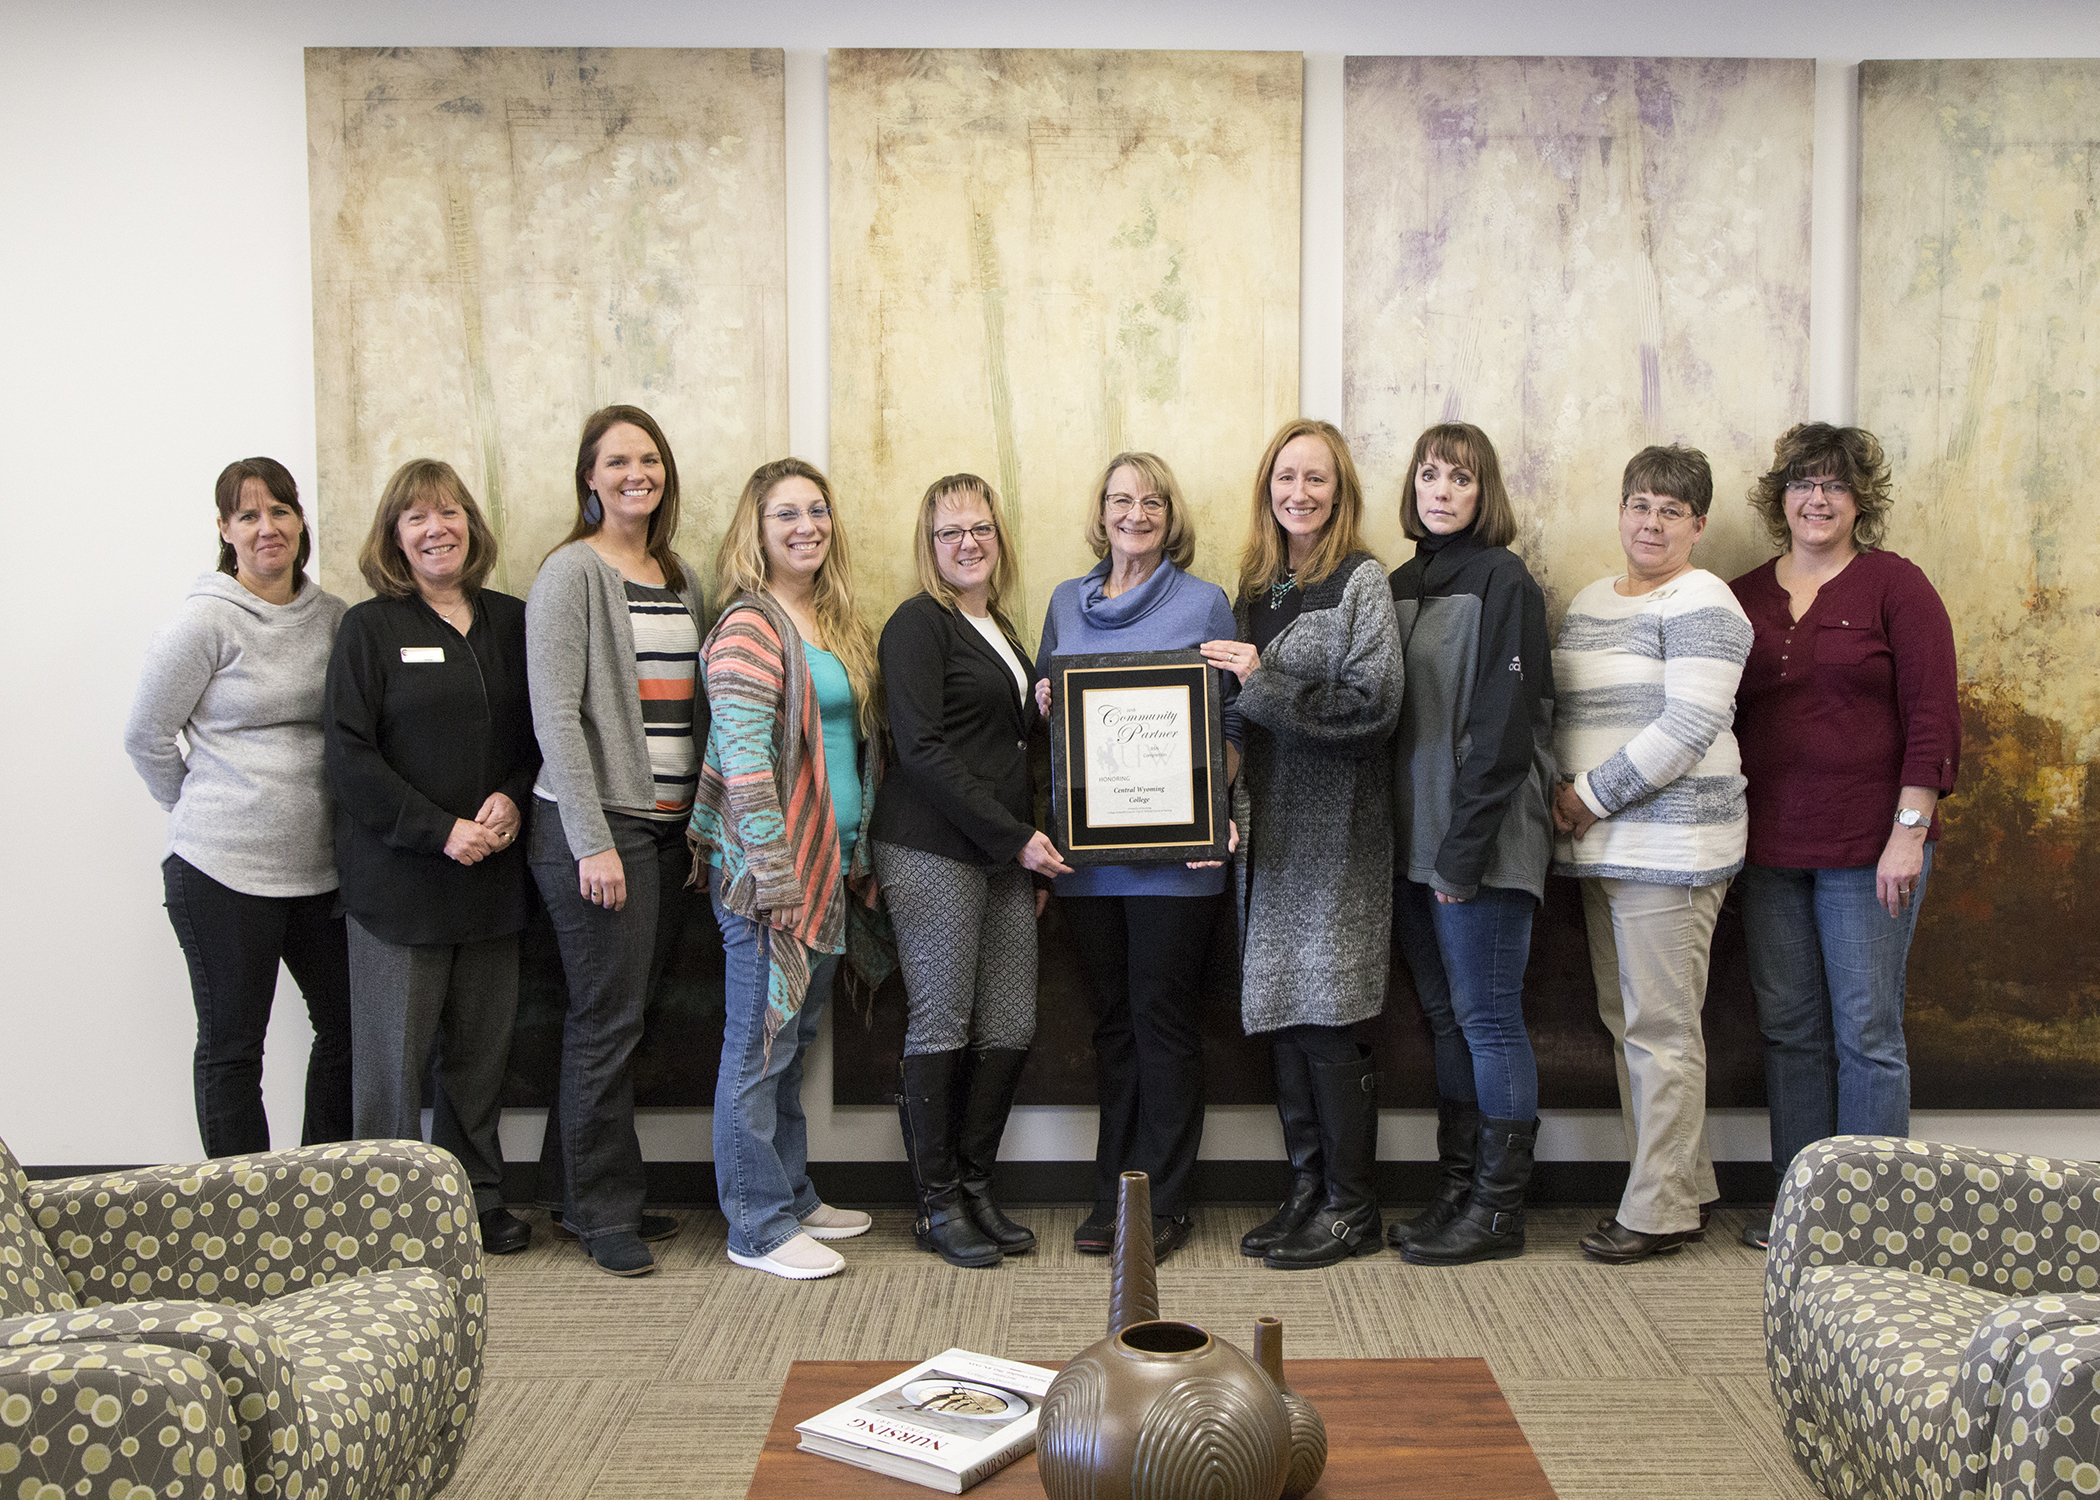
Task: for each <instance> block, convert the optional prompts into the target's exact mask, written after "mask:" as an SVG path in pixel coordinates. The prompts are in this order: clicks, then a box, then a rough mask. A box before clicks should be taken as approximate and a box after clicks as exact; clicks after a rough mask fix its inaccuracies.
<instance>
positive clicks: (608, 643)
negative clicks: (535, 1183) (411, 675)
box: [525, 406, 707, 1276]
mask: <svg viewBox="0 0 2100 1500" xmlns="http://www.w3.org/2000/svg"><path fill="white" fill-rule="evenodd" d="M677 531H678V465H677V462H676V461H675V460H674V459H673V458H672V457H671V445H670V444H669V443H667V442H665V441H664V435H663V432H662V430H661V429H660V428H659V427H658V426H657V425H656V423H655V421H654V420H653V419H652V418H651V417H650V416H649V414H648V413H647V412H645V411H642V410H641V409H640V408H638V407H633V406H608V407H606V408H605V409H604V410H602V411H599V412H595V413H593V414H592V415H591V417H590V418H589V420H588V421H586V422H585V423H584V426H583V441H582V443H581V444H580V446H579V447H578V449H577V453H576V524H575V525H574V526H573V527H572V528H571V529H570V531H569V535H568V537H567V539H566V540H565V541H564V542H563V543H562V545H561V546H559V547H557V548H555V549H554V551H553V552H551V553H549V554H548V556H547V560H546V562H544V563H542V564H541V565H540V575H539V577H538V578H537V579H536V580H535V581H534V582H533V585H532V595H531V597H530V598H529V599H528V600H527V601H526V605H525V651H526V678H527V680H528V682H529V683H530V685H531V689H532V725H533V729H534V731H535V733H536V734H537V735H538V737H539V742H540V752H541V754H542V756H543V757H544V759H543V760H542V762H541V765H540V775H539V782H538V784H537V785H536V786H534V788H533V799H532V800H533V804H534V805H533V816H532V820H531V821H532V829H531V834H530V839H529V843H528V845H527V849H528V854H527V859H528V862H529V863H530V864H531V866H532V876H533V880H534V882H535V883H536V884H537V885H538V886H539V888H540V895H541V897H542V898H543V899H544V900H545V901H546V903H547V915H548V916H549V917H550V918H551V919H552V921H553V923H554V933H555V938H556V941H557V942H558V944H559V945H560V948H561V962H562V969H563V972H564V973H565V974H566V975H567V977H568V982H569V1012H568V1016H567V1019H566V1020H565V1021H564V1023H563V1026H562V1041H561V1080H560V1084H559V1088H558V1091H557V1093H556V1096H555V1103H554V1110H553V1112H552V1113H551V1114H550V1115H549V1116H548V1119H547V1136H546V1144H545V1145H544V1146H543V1147H542V1148H541V1154H540V1195H541V1196H542V1197H543V1198H550V1199H552V1200H554V1201H555V1202H557V1203H559V1204H560V1209H559V1215H560V1216H559V1218H558V1219H557V1220H556V1221H555V1222H556V1228H557V1232H562V1233H568V1234H573V1235H575V1236H577V1237H578V1238H580V1239H581V1240H582V1241H583V1245H584V1248H585V1249H586V1250H587V1251H589V1252H590V1256H591V1259H592V1260H594V1261H595V1262H597V1264H598V1268H599V1269H600V1270H602V1271H607V1272H610V1273H611V1274H612V1275H615V1276H640V1275H642V1274H643V1273H645V1272H648V1271H652V1270H654V1269H655V1268H656V1262H655V1259H654V1258H653V1257H652V1256H651V1255H650V1253H649V1251H648V1248H647V1247H646V1246H645V1245H644V1243H643V1242H644V1241H645V1240H660V1239H668V1238H670V1237H671V1236H672V1235H674V1234H676V1233H677V1232H678V1223H677V1221H676V1220H675V1219H672V1218H671V1217H669V1216H668V1215H664V1214H645V1213H643V1212H642V1194H643V1181H642V1148H641V1142H640V1141H639V1140H638V1139H637V1138H636V1136H635V1133H634V1049H635V1045H636V1044H637V1043H638V1042H639V1041H640V1040H641V1036H642V1012H643V1010H644V1009H645V1008H646V1007H647V1005H648V1000H649V991H650V990H651V989H652V988H653V987H654V985H655V983H656V980H657V977H658V976H659V975H660V974H662V973H663V968H664V964H665V962H666V961H667V960H668V959H669V957H670V955H671V952H672V950H673V949H674V948H675V947H676V946H677V943H678V935H679V929H680V925H681V923H682V920H683V918H684V915H685V913H686V911H687V909H688V908H689V907H690V906H691V903H692V897H691V896H690V894H689V893H688V892H687V891H686V889H685V883H686V875H687V873H688V871H689V870H690V869H691V868H692V854H691V852H690V851H689V850H688V848H687V847H686V840H685V822H686V817H687V814H688V813H689V812H690V811H691V808H692V804H693V789H694V787H695V786H696V785H698V783H699V779H700V776H699V757H698V755H697V753H696V751H695V746H696V745H698V744H703V743H705V721H704V718H703V719H702V720H701V722H700V723H699V724H698V725H697V726H696V724H695V718H696V704H697V703H698V702H700V701H701V700H699V699H697V698H696V696H695V693H694V682H695V678H696V676H697V666H698V662H699V655H700V640H701V637H702V636H704V635H705V634H706V633H707V616H706V606H705V602H704V601H703V600H702V598H701V595H700V582H699V578H700V575H699V574H698V573H697V572H695V571H694V570H693V568H692V566H691V564H689V563H687V562H685V561H684V560H683V559H682V558H680V557H679V556H678V554H677V553H675V552H673V551H672V550H671V538H672V537H673V536H674V535H676V534H677Z"/></svg>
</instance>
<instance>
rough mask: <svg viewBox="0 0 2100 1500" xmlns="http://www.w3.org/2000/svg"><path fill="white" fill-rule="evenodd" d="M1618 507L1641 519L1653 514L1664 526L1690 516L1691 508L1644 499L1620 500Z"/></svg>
mask: <svg viewBox="0 0 2100 1500" xmlns="http://www.w3.org/2000/svg"><path fill="white" fill-rule="evenodd" d="M1619 509H1620V510H1623V511H1625V512H1626V513H1627V514H1628V515H1630V516H1637V517H1639V518H1640V519H1641V520H1643V521H1645V520H1647V519H1648V518H1649V517H1650V516H1653V517H1655V519H1656V520H1658V521H1660V522H1662V523H1663V524H1664V525H1665V526H1675V525H1676V524H1677V523H1678V522H1680V521H1689V520H1690V519H1691V518H1692V508H1691V507H1690V506H1688V505H1650V504H1649V503H1648V502H1647V501H1645V500H1621V501H1620V502H1619Z"/></svg>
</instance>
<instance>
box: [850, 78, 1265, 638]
mask: <svg viewBox="0 0 2100 1500" xmlns="http://www.w3.org/2000/svg"><path fill="white" fill-rule="evenodd" d="M1302 99H1303V62H1302V59H1301V58H1300V56H1299V55H1298V54H1297V53H1244V52H1121V51H1115V52H1063V51H997V50H987V51H842V52H833V53H832V54H831V106H830V108H831V282H832V297H831V349H832V362H831V380H832V387H831V413H832V429H831V465H832V478H833V479H834V481H835V482H836V484H837V487H838V491H839V503H840V510H841V514H842V517H843V518H844V519H845V521H846V523H847V525H849V526H850V527H851V528H852V536H853V544H854V561H855V567H856V572H857V573H858V574H859V576H860V579H861V582H862V586H863V588H864V589H865V590H866V592H867V594H868V596H869V598H870V602H871V605H872V606H873V608H874V609H875V610H876V612H877V617H878V618H880V617H881V616H882V615H884V614H886V613H887V611H888V609H889V607H890V606H891V605H893V604H895V603H896V602H897V601H898V600H899V599H902V598H904V597H906V596H908V595H909V594H911V593H912V592H914V591H915V590H916V589H917V586H918V585H917V584H916V582H914V581H913V579H914V575H913V566H912V552H911V545H912V522H913V517H914V516H915V514H916V512H915V509H914V508H915V507H916V505H917V503H918V501H919V497H920V496H921V495H922V494H923V493H924V492H925V489H926V487H927V485H928V484H929V483H931V482H932V481H933V480H934V479H936V478H939V477H940V476H942V475H944V474H949V473H954V472H957V471H970V472H974V473H977V474H980V475H982V476H983V477H984V478H986V479H988V480H990V481H991V483H992V484H993V485H994V486H996V487H997V488H998V489H999V491H1000V493H1001V495H1002V497H1003V499H1004V500H1005V502H1006V505H1007V507H1008V515H1009V518H1010V519H1011V520H1013V521H1014V522H1015V523H1016V528H1015V529H1016V532H1017V542H1018V550H1019V552H1020V560H1021V565H1022V569H1021V571H1022V577H1023V580H1024V590H1023V593H1024V598H1023V599H1022V600H1021V601H1017V602H1018V604H1019V608H1018V609H1017V611H1016V616H1017V618H1016V624H1018V625H1020V626H1021V628H1022V629H1023V630H1024V632H1025V633H1026V634H1027V635H1028V636H1029V637H1030V638H1031V639H1032V638H1033V637H1034V635H1035V633H1036V630H1037V628H1038V626H1039V625H1040V623H1041V611H1042V608H1043V605H1044V604H1045V603H1046V602H1047V600H1048V598H1049V595H1050V590H1051V589H1052V588H1053V587H1054V586H1055V585H1056V584H1057V583H1058V582H1059V581H1060V580H1062V579H1065V578H1069V577H1072V576H1074V575H1076V574H1079V573H1083V572H1084V571H1086V569H1087V568H1089V567H1091V566H1092V564H1093V556H1092V554H1091V553H1090V552H1089V551H1088V550H1087V548H1086V545H1085V542H1084V540H1083V537H1082V534H1081V532H1082V527H1083V525H1084V522H1085V516H1086V511H1087V507H1088V505H1089V503H1090V501H1091V497H1092V490H1091V486H1092V484H1093V482H1094V480H1095V478H1096V477H1097V475H1098V472H1099V470H1100V467H1101V465H1102V464H1103V462H1104V461H1105V460H1106V459H1107V458H1108V457H1109V456H1110V455H1112V454H1114V453H1116V452H1118V451H1120V450H1124V449H1137V450H1150V451H1152V452H1156V453H1158V454H1159V455H1160V456H1162V457H1163V458H1165V459H1166V460H1167V462H1168V463H1169V464H1170V465H1171V466H1172V467H1173V469H1174V471H1175V474H1176V477H1177V478H1178V479H1179V481H1180V483H1181V486H1182V489H1183V491H1184V492H1185V495H1186V498H1187V500H1188V502H1189V506H1190V510H1191V512H1192V514H1193V515H1194V517H1195V519H1196V522H1197V526H1198V537H1199V545H1198V551H1197V571H1198V572H1200V573H1202V574H1203V575H1205V576H1206V577H1210V578H1213V579H1222V578H1226V577H1227V576H1228V575H1229V574H1230V573H1231V571H1232V570H1233V568H1234V566H1235V564H1236V561H1237V555H1238V550H1239V546H1240V543H1241V541H1242V540H1243V538H1244V536H1245V533H1246V523H1247V514H1248V511H1249V507H1250V500H1249V497H1250V495H1251V493H1252V484H1253V470H1254V466H1255V464H1256V462H1257V461H1258V460H1259V459H1260V457H1261V452H1262V448H1263V446H1264V445H1265V444H1266V442H1267V440H1268V438H1269V435H1270V433H1271V432H1272V431H1274V430H1275V428H1276V427H1277V426H1278V425H1280V424H1281V423H1282V422H1283V421H1285V420H1286V419H1288V418H1290V417H1292V416H1295V415H1296V414H1297V409H1298V226H1299V207H1298V184H1299V160H1300V145H1299V136H1300V120H1301V115H1302V109H1303V104H1302Z"/></svg>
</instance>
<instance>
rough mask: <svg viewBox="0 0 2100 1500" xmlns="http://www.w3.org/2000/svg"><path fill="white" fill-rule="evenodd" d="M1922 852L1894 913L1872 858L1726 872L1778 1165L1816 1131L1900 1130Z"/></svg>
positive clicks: (1906, 1118) (1904, 1123) (1905, 1101)
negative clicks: (1912, 883)
mask: <svg viewBox="0 0 2100 1500" xmlns="http://www.w3.org/2000/svg"><path fill="white" fill-rule="evenodd" d="M1932 850H1933V846H1932V845H1931V844H1930V843H1928V844H1926V846H1925V868H1924V870H1923V871H1922V872H1921V873H1920V874H1919V876H1918V888H1917V890H1916V891H1914V892H1913V893H1912V894H1911V898H1910V906H1909V908H1908V909H1907V910H1905V911H1904V913H1903V914H1902V915H1901V916H1900V917H1892V916H1890V915H1889V914H1888V911H1887V910H1886V908H1884V907H1883V906H1882V904H1881V902H1880V901H1879V900H1878V899H1877V898H1876V896H1875V893H1874V866H1872V865H1857V866H1854V867H1852V868H1849V869H1842V870H1790V869H1781V868H1778V867H1775V866H1772V865H1745V866H1743V872H1742V873H1741V874H1740V875H1738V876H1737V877H1736V889H1737V890H1738V891H1739V892H1741V893H1742V901H1743V936H1744V938H1745V939H1746V940H1747V941H1748V943H1749V948H1750V988H1751V991H1752V992H1753V993H1754V994H1755V995H1756V996H1757V1025H1758V1029H1759V1030H1761V1031H1762V1032H1763V1033H1764V1037H1765V1096H1766V1102H1767V1103H1768V1104H1769V1106H1770V1108H1771V1118H1772V1166H1773V1168H1774V1170H1776V1171H1779V1172H1782V1173H1783V1172H1785V1171H1786V1169H1787V1166H1788V1164H1789V1163H1791V1162H1792V1161H1793V1159H1794V1157H1795V1155H1796V1154H1798V1153H1799V1152H1800V1150H1801V1148H1802V1147H1803V1146H1807V1145H1810V1144H1812V1143H1814V1142H1816V1141H1820V1140H1822V1139H1824V1138H1825V1137H1826V1136H1833V1135H1908V1134H1910V1053H1909V1050H1908V1049H1907V1047H1906V1046H1905V1044H1904V1040H1903V993H1904V980H1905V971H1906V969H1907V967H1908V965H1909V962H1910V940H1911V935H1912V933H1914V932H1915V931H1916V930H1917V925H1918V908H1919V907H1921V906H1923V905H1924V904H1925V882H1926V880H1927V879H1928V878H1929V877H1930V876H1931V874H1932Z"/></svg>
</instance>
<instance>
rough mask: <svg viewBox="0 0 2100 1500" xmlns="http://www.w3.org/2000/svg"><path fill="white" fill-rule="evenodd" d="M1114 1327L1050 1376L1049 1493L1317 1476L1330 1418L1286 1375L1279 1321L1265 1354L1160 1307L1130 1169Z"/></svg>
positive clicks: (1302, 1489)
mask: <svg viewBox="0 0 2100 1500" xmlns="http://www.w3.org/2000/svg"><path fill="white" fill-rule="evenodd" d="M1109 1287H1110V1290H1109V1313H1108V1336H1107V1337H1106V1338H1104V1339H1102V1340H1100V1341H1099V1342H1097V1343H1095V1344H1092V1345H1090V1346H1089V1347H1088V1348H1086V1349H1085V1350H1083V1351H1081V1353H1080V1354H1079V1355H1078V1356H1077V1357H1076V1358H1074V1359H1073V1360H1072V1361H1071V1362H1070V1363H1069V1364H1067V1365H1066V1366H1065V1367H1064V1369H1063V1370H1062V1371H1060V1372H1059V1373H1058V1376H1057V1378H1056V1379H1055V1380H1053V1381H1052V1382H1051V1383H1050V1390H1049V1392H1048V1394H1046V1395H1045V1396H1044V1398H1043V1409H1042V1416H1041V1417H1040V1418H1039V1419H1038V1422H1037V1427H1036V1464H1037V1468H1038V1470H1039V1471H1040V1473H1041V1475H1042V1480H1043V1489H1044V1491H1045V1493H1047V1494H1048V1495H1049V1496H1050V1500H1182V1497H1185V1496H1189V1495H1204V1496H1210V1497H1215V1500H1296V1497H1299V1496H1302V1495H1304V1494H1305V1493H1306V1492H1307V1491H1308V1490H1310V1489H1311V1488H1312V1487H1313V1485H1314V1484H1316V1483H1318V1482H1319V1477H1320V1471H1321V1470H1322V1469H1323V1468H1324V1467H1325V1466H1326V1462H1327V1430H1326V1428H1325V1426H1324V1425H1323V1424H1322V1423H1321V1421H1320V1415H1319V1413H1318V1412H1316V1411H1314V1410H1313V1408H1312V1405H1311V1403H1309V1402H1307V1401H1305V1400H1304V1399H1303V1398H1302V1397H1300V1396H1298V1395H1296V1394H1295V1393H1290V1392H1288V1390H1287V1388H1286V1387H1285V1386H1284V1383H1283V1325H1282V1323H1281V1322H1280V1321H1278V1320H1277V1319H1275V1318H1264V1319H1262V1320H1261V1322H1260V1324H1259V1325H1257V1327H1256V1330H1255V1341H1256V1348H1257V1350H1258V1351H1260V1355H1261V1361H1260V1362H1257V1361H1255V1360H1253V1359H1249V1358H1248V1357H1247V1356H1246V1355H1245V1354H1243V1353H1241V1352H1240V1351H1239V1350H1238V1349H1236V1348H1234V1347H1233V1346H1232V1345H1231V1344H1229V1343H1227V1342H1225V1341H1224V1340H1223V1339H1218V1338H1213V1337H1211V1335H1209V1334H1208V1333H1205V1332H1204V1331H1203V1330H1202V1329H1201V1328H1198V1327H1196V1326H1195V1325H1194V1324H1192V1323H1177V1322H1174V1321H1172V1320H1168V1319H1162V1318H1161V1317H1160V1315H1159V1283H1158V1275H1157V1269H1156V1267H1155V1266H1154V1264H1153V1257H1152V1186H1151V1182H1150V1181H1149V1179H1147V1178H1146V1176H1145V1174H1144V1173H1142V1172H1125V1173H1124V1174H1123V1178H1122V1184H1121V1187H1120V1190H1119V1197H1118V1200H1117V1204H1116V1248H1115V1256H1114V1260H1113V1264H1112V1265H1111V1267H1110V1279H1109Z"/></svg>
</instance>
